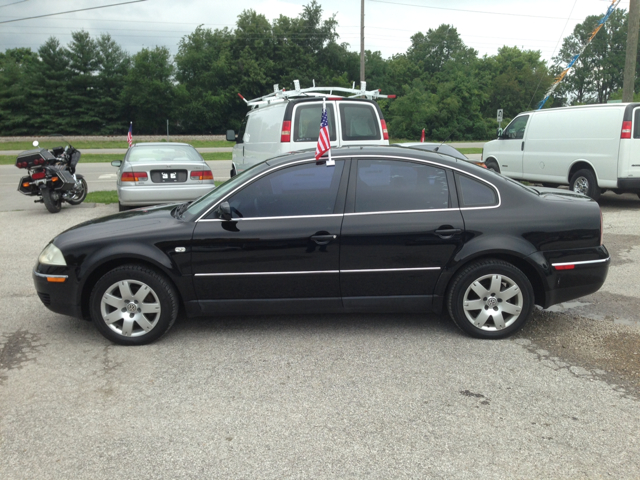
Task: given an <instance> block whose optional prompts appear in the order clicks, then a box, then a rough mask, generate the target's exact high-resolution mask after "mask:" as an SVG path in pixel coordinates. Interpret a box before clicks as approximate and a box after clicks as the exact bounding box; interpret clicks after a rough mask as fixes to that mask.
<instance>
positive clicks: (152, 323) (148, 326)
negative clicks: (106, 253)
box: [90, 265, 178, 345]
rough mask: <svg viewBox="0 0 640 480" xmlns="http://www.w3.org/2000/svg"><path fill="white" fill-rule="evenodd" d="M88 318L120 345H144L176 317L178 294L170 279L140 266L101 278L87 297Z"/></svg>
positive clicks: (163, 330) (119, 268)
mask: <svg viewBox="0 0 640 480" xmlns="http://www.w3.org/2000/svg"><path fill="white" fill-rule="evenodd" d="M90 308H91V319H92V320H93V322H94V323H95V325H96V327H97V328H98V330H99V331H100V333H101V334H102V335H104V336H105V337H106V338H107V339H109V340H111V341H112V342H114V343H118V344H120V345H144V344H147V343H151V342H153V341H155V340H157V339H158V338H160V337H161V336H162V335H164V334H165V333H167V332H168V331H169V329H170V328H171V326H172V325H173V323H174V322H175V320H176V317H177V316H178V294H177V293H176V291H175V288H174V287H173V285H171V283H170V282H169V280H168V279H167V278H166V277H165V276H164V275H161V274H159V273H158V272H156V271H154V270H151V269H149V268H147V267H144V266H140V265H124V266H121V267H118V268H115V269H113V270H111V271H110V272H108V273H107V274H106V275H104V276H103V277H102V278H101V279H100V280H98V282H97V283H96V285H95V286H94V288H93V291H92V292H91V298H90Z"/></svg>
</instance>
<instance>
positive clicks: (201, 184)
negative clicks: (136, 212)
mask: <svg viewBox="0 0 640 480" xmlns="http://www.w3.org/2000/svg"><path fill="white" fill-rule="evenodd" d="M111 165H113V166H114V167H118V182H117V184H118V187H117V189H118V200H119V205H120V211H123V210H127V209H129V208H133V207H140V206H145V205H157V204H162V203H174V202H175V203H177V202H187V201H189V200H194V199H196V198H198V197H201V196H202V195H204V194H205V193H209V191H211V190H212V189H213V188H215V185H214V183H213V174H212V172H211V169H210V168H209V166H208V165H207V163H206V162H205V161H204V159H203V158H202V156H201V155H200V154H199V153H198V152H197V150H196V149H195V148H193V147H192V146H191V145H189V144H187V143H165V142H162V143H136V144H134V145H133V146H132V147H131V148H129V150H127V154H126V156H125V157H124V160H116V161H113V162H111Z"/></svg>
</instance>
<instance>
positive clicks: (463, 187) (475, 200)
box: [456, 174, 498, 207]
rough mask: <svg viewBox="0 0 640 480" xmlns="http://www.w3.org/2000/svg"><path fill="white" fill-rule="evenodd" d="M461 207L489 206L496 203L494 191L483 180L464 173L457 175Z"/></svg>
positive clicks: (496, 196)
mask: <svg viewBox="0 0 640 480" xmlns="http://www.w3.org/2000/svg"><path fill="white" fill-rule="evenodd" d="M456 180H457V182H458V190H459V192H460V204H461V206H462V207H491V206H494V205H497V204H498V195H497V193H496V191H495V190H494V189H493V188H491V187H490V186H489V185H487V184H486V183H484V182H480V181H478V180H476V179H473V178H471V177H467V176H466V175H457V174H456Z"/></svg>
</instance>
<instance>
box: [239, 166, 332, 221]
mask: <svg viewBox="0 0 640 480" xmlns="http://www.w3.org/2000/svg"><path fill="white" fill-rule="evenodd" d="M343 167H344V161H343V160H337V161H336V165H335V166H334V167H327V166H326V165H324V164H323V165H316V164H315V163H307V164H304V165H296V166H293V167H287V168H283V169H281V170H277V171H275V172H273V173H269V174H267V175H265V176H264V177H261V178H259V179H258V180H256V181H255V182H253V183H251V184H250V185H247V186H246V187H245V188H243V189H242V190H240V191H239V192H238V193H236V194H234V195H233V196H231V197H230V198H229V205H230V206H231V213H232V216H233V217H234V218H255V217H289V216H294V215H328V214H331V213H333V209H334V207H335V204H336V198H337V194H338V186H339V184H340V177H341V175H342V169H343Z"/></svg>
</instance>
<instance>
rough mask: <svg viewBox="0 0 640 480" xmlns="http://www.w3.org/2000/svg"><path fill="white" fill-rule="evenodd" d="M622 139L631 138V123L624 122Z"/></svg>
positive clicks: (621, 133)
mask: <svg viewBox="0 0 640 480" xmlns="http://www.w3.org/2000/svg"><path fill="white" fill-rule="evenodd" d="M620 138H631V122H630V121H624V122H622V131H621V132H620Z"/></svg>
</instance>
